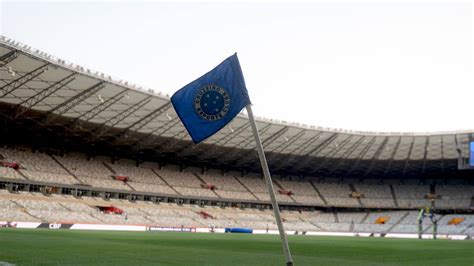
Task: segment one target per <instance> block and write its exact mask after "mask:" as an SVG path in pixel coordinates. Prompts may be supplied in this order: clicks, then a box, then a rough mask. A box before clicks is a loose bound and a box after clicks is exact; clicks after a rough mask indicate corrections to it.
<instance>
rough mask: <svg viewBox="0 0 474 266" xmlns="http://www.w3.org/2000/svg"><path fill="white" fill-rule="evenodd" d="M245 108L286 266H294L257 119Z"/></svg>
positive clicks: (249, 108)
mask: <svg viewBox="0 0 474 266" xmlns="http://www.w3.org/2000/svg"><path fill="white" fill-rule="evenodd" d="M245 108H246V109H247V114H248V116H249V120H250V125H251V126H252V132H253V136H254V138H255V142H256V145H257V152H258V157H259V158H260V164H261V165H262V170H263V176H264V177H265V183H267V188H268V193H269V194H270V199H271V201H272V206H273V211H274V213H275V219H276V223H277V225H278V231H279V232H280V238H281V244H282V246H283V251H284V253H285V257H286V265H287V266H292V265H293V259H292V258H291V253H290V247H289V246H288V239H287V238H286V233H285V229H284V228H283V223H282V222H281V217H280V209H279V207H278V202H277V200H276V197H275V190H274V189H273V182H272V177H271V176H270V170H269V169H268V164H267V159H266V158H265V153H264V151H263V146H262V142H261V141H260V135H259V134H258V129H257V123H255V118H254V117H253V112H252V106H251V104H248V105H247V106H245Z"/></svg>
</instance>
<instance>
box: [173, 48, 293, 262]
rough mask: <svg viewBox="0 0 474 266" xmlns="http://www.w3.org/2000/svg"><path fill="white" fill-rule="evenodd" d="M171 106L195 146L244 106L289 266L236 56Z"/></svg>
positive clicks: (177, 96)
mask: <svg viewBox="0 0 474 266" xmlns="http://www.w3.org/2000/svg"><path fill="white" fill-rule="evenodd" d="M171 103H172V104H173V107H174V109H175V111H176V114H177V115H178V117H179V119H180V120H181V122H183V125H184V127H185V128H186V130H187V131H188V133H189V135H190V136H191V138H192V140H193V142H194V143H196V144H197V143H199V142H201V141H203V140H205V139H207V138H209V137H210V136H212V135H214V134H215V133H216V132H218V131H219V130H221V129H222V128H223V127H225V126H226V125H227V124H228V123H230V122H231V121H232V119H234V117H236V116H237V115H238V114H239V113H240V111H242V109H243V108H244V107H246V108H247V113H248V116H249V120H250V125H251V126H252V131H253V136H254V137H255V142H256V145H257V152H258V156H259V157H260V163H261V164H262V170H263V176H264V177H265V182H266V183H267V187H268V192H269V194H270V198H271V200H272V205H273V211H274V212H275V219H276V223H277V225H278V231H279V232H280V238H281V242H282V245H283V251H284V252H285V257H286V265H288V266H292V265H293V259H292V258H291V254H290V248H289V247H288V240H287V239H286V234H285V230H284V229H283V224H282V222H281V218H280V210H279V208H278V203H277V201H276V197H275V191H274V190H273V183H272V178H271V176H270V171H269V170H268V164H267V159H265V153H264V152H263V146H262V142H261V141H260V136H259V135H258V129H257V124H256V123H255V119H254V117H253V113H252V106H251V102H250V98H249V95H248V92H247V87H246V86H245V80H244V75H243V74H242V69H241V68H240V63H239V59H238V58H237V53H235V54H234V55H232V56H230V57H228V58H227V59H226V60H224V61H223V62H222V63H220V64H219V65H218V66H216V67H215V68H214V69H212V70H211V71H209V72H207V73H206V74H204V75H203V76H201V77H200V78H198V79H196V80H195V81H193V82H191V83H189V84H188V85H186V86H184V87H183V88H181V89H180V90H178V91H177V92H175V93H174V94H173V96H171Z"/></svg>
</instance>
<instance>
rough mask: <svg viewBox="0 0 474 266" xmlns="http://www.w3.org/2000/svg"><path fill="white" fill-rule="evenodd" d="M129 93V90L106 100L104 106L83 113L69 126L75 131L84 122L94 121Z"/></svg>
mask: <svg viewBox="0 0 474 266" xmlns="http://www.w3.org/2000/svg"><path fill="white" fill-rule="evenodd" d="M127 91H128V90H127V89H125V90H122V91H121V92H119V93H117V94H115V95H114V96H112V97H110V98H108V99H107V100H105V101H104V102H103V103H102V104H98V105H96V106H94V107H93V108H92V109H90V110H88V111H86V112H84V113H82V114H81V115H79V116H78V117H77V118H75V119H74V120H73V121H72V123H71V124H69V127H70V128H71V129H72V130H74V129H76V128H78V127H80V126H81V125H82V123H83V121H86V122H88V121H89V120H91V119H94V118H95V117H96V116H97V115H98V114H100V113H102V112H103V111H105V110H107V108H109V107H110V106H112V105H113V104H115V103H117V102H118V101H120V100H121V99H122V98H123V97H124V95H125V93H127Z"/></svg>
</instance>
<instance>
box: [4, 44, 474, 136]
mask: <svg viewBox="0 0 474 266" xmlns="http://www.w3.org/2000/svg"><path fill="white" fill-rule="evenodd" d="M0 43H3V44H4V45H7V46H9V47H11V48H13V49H16V50H19V51H21V52H22V53H24V54H25V55H29V56H32V57H35V58H36V59H40V60H43V61H45V62H48V63H50V64H53V65H56V66H58V67H62V68H64V69H67V70H70V71H73V72H77V73H79V74H81V75H85V76H88V77H91V78H95V79H100V80H102V81H104V82H108V83H111V84H113V85H116V86H119V87H123V88H125V89H130V90H134V91H137V92H140V93H145V94H148V95H152V96H153V97H157V98H161V99H164V100H169V99H170V96H169V95H168V94H165V93H162V92H160V91H155V90H153V89H151V88H146V87H143V86H140V85H137V84H134V83H131V82H128V81H124V80H123V79H120V78H116V77H113V76H111V75H108V74H105V73H103V72H100V71H96V70H92V69H90V68H86V67H83V66H80V65H78V64H75V63H73V62H69V61H66V60H63V59H60V58H58V57H55V56H53V55H50V54H48V53H46V52H43V51H41V50H39V49H35V48H32V47H31V46H29V45H26V44H23V43H21V42H19V41H16V40H13V39H10V38H8V37H6V36H4V35H0ZM238 116H239V117H241V118H245V119H247V115H246V114H245V113H244V112H243V111H242V112H241V113H240V114H239V115H238ZM256 120H257V121H258V122H266V123H273V124H275V125H281V126H292V127H296V128H301V129H310V130H311V129H313V130H320V131H326V132H331V133H346V134H353V135H364V136H433V135H450V134H462V133H472V132H474V129H463V130H452V131H431V132H377V131H361V130H350V129H336V128H328V127H323V126H315V125H308V124H304V123H296V122H288V121H284V120H278V119H269V118H265V117H261V116H256Z"/></svg>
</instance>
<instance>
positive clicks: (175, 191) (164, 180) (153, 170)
mask: <svg viewBox="0 0 474 266" xmlns="http://www.w3.org/2000/svg"><path fill="white" fill-rule="evenodd" d="M151 171H152V172H153V173H154V174H155V175H156V176H157V177H158V178H159V179H161V181H163V182H164V183H165V184H166V185H167V186H168V187H169V188H171V190H173V191H174V193H176V194H178V195H181V193H179V192H178V191H177V190H176V189H174V187H173V186H171V185H170V184H169V183H168V182H167V181H166V179H164V178H163V177H161V175H160V174H158V173H157V172H156V171H155V169H151Z"/></svg>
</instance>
